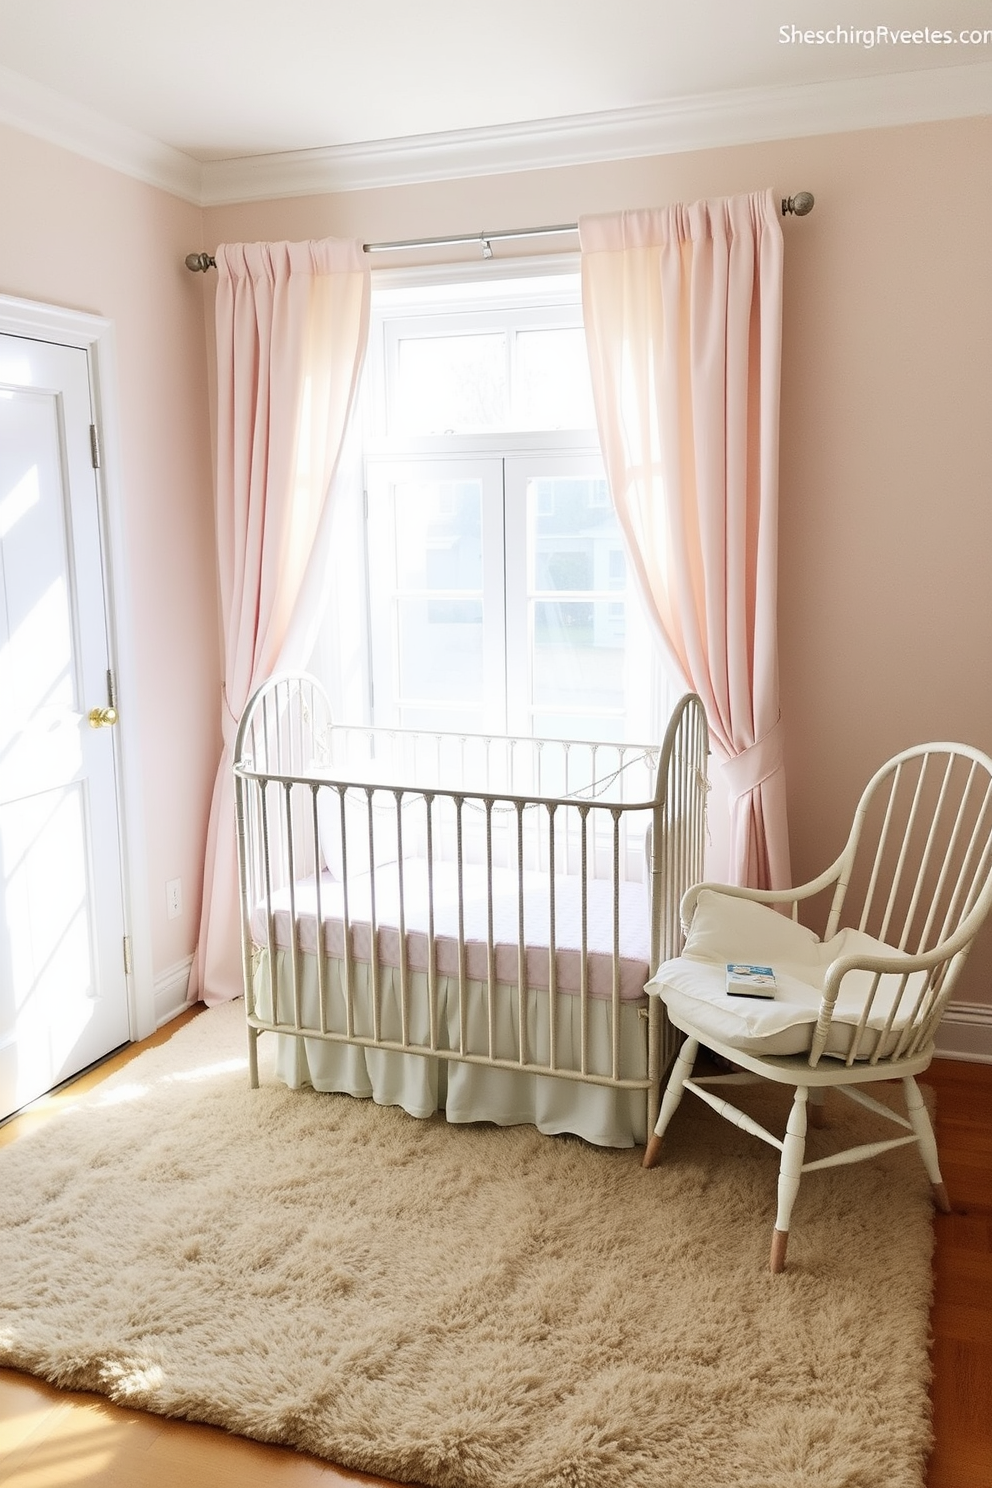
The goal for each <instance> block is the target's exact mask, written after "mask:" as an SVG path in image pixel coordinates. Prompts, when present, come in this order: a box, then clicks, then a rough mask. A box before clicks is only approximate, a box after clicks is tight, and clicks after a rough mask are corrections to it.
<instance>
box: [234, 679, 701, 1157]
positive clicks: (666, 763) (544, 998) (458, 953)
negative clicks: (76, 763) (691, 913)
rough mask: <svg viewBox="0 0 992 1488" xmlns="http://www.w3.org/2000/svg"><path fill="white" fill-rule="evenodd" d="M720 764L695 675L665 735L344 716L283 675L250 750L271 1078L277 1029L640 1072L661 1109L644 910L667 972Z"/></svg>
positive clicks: (243, 760)
mask: <svg viewBox="0 0 992 1488" xmlns="http://www.w3.org/2000/svg"><path fill="white" fill-rule="evenodd" d="M706 768H707V732H706V721H705V717H704V715H703V711H702V707H701V705H700V703H699V700H698V699H697V698H695V697H694V696H691V695H690V696H687V697H686V698H684V699H683V700H682V703H681V704H680V705H679V707H678V709H677V710H676V712H675V714H674V715H673V717H672V719H671V721H670V724H669V727H668V730H667V733H666V737H665V740H664V741H663V743H662V745H661V746H660V747H658V746H638V745H604V744H599V743H590V742H583V741H559V740H536V739H513V738H502V737H494V736H483V735H455V734H444V733H423V732H416V733H415V732H406V731H401V730H386V729H374V728H355V727H346V726H341V725H335V724H333V722H332V721H331V717H330V709H329V707H328V705H327V700H326V697H325V696H324V694H323V692H322V690H321V688H320V686H319V684H318V683H316V682H315V681H314V680H313V679H311V678H306V677H284V678H275V679H273V680H272V681H271V682H269V683H267V684H265V686H264V687H263V688H262V689H260V691H259V693H258V694H256V696H255V698H254V699H253V700H252V703H251V704H250V705H249V708H248V710H246V713H245V716H244V718H243V720H242V723H241V727H240V730H239V735H238V741H237V748H236V764H235V784H236V802H237V806H236V809H237V830H238V856H239V871H240V875H241V889H242V895H241V898H242V947H243V960H244V974H245V994H246V1006H247V1019H248V1026H249V1051H250V1057H251V1079H252V1083H253V1084H255V1083H257V1049H256V1041H257V1037H258V1035H259V1034H260V1033H261V1032H263V1031H272V1032H278V1033H284V1034H292V1035H295V1036H296V1037H303V1038H316V1039H322V1040H327V1041H330V1042H338V1043H349V1044H355V1045H359V1046H363V1047H366V1048H376V1049H383V1050H390V1051H395V1052H402V1053H415V1054H419V1055H423V1056H430V1057H432V1058H436V1059H441V1060H448V1061H451V1060H457V1061H464V1062H466V1063H469V1064H479V1065H485V1066H487V1067H492V1068H495V1069H507V1070H514V1071H517V1072H521V1071H522V1072H526V1073H530V1074H541V1075H555V1076H558V1077H560V1078H562V1079H565V1080H571V1081H576V1080H578V1081H585V1082H589V1083H592V1084H602V1085H608V1086H610V1087H612V1088H614V1089H618V1090H641V1091H643V1092H644V1093H645V1100H646V1111H647V1117H648V1129H650V1126H651V1125H652V1124H653V1120H654V1115H653V1114H652V1113H655V1112H656V1104H657V1091H658V1086H659V1082H660V1079H661V1076H662V1074H663V1072H664V1069H665V1067H666V1066H667V1063H668V1062H669V1060H670V1058H671V1057H672V1055H673V1054H674V1045H673V1041H672V1038H671V1035H670V1034H669V1032H668V1030H667V1026H666V1025H665V1024H664V1022H663V1016H664V1015H663V1010H662V1008H661V1005H660V1003H659V1002H658V1000H657V999H650V1000H647V999H645V998H644V997H643V995H642V982H641V985H636V986H632V982H631V979H632V977H634V978H635V980H636V978H637V970H636V968H637V966H638V964H639V963H638V957H637V954H635V953H636V951H637V932H636V926H637V924H639V923H643V926H644V927H646V929H645V931H644V933H643V934H642V936H641V939H642V942H643V943H642V945H641V948H640V956H641V957H642V959H643V961H644V962H646V963H649V966H648V969H649V972H650V971H652V970H653V969H654V967H655V966H656V965H657V964H658V962H659V961H660V960H662V959H665V958H666V957H668V956H672V955H675V954H677V953H678V949H679V947H680V936H681V927H680V924H679V917H678V906H679V901H680V899H681V895H682V893H683V892H684V890H685V888H686V887H688V885H689V884H690V883H692V882H694V881H696V880H698V879H699V878H701V877H702V859H703V845H704V835H705V798H706ZM535 885H538V886H539V888H538V890H537V893H538V895H539V897H538V898H537V900H536V901H535ZM591 916H592V917H593V919H592V921H591V918H590V917H591ZM632 932H633V933H632ZM308 937H309V938H308ZM632 946H633V948H634V950H633V952H632V950H631V947H632ZM535 948H537V949H535ZM317 951H319V952H320V953H319V954H314V953H315V952H317ZM325 952H326V954H325ZM314 968H315V970H314ZM260 976H261V980H262V984H266V983H267V984H268V985H269V986H270V988H272V987H275V986H276V985H277V984H278V987H279V992H278V994H277V993H276V992H275V991H272V992H271V994H270V995H268V996H267V999H265V998H260V997H259V995H258V987H259V985H260V981H259V978H260ZM314 976H316V998H315V999H314V998H313V996H312V995H311V993H312V983H313V979H314ZM592 1024H595V1026H596V1030H597V1033H598V1034H599V1035H601V1036H600V1037H599V1038H598V1040H597V1041H595V1048H594V1047H593V1046H594V1040H593V1039H592V1037H591V1033H590V1028H591V1025H592ZM632 1029H633V1031H634V1033H633V1041H634V1042H635V1043H639V1044H640V1045H641V1046H642V1052H643V1058H642V1059H641V1060H640V1061H639V1062H638V1061H637V1060H636V1059H635V1060H633V1061H632V1060H631V1057H630V1046H631V1042H632ZM604 1030H605V1047H606V1054H605V1056H604V1054H603V1038H602V1035H603V1033H604ZM634 1065H637V1068H636V1070H634V1072H632V1069H633V1066H634Z"/></svg>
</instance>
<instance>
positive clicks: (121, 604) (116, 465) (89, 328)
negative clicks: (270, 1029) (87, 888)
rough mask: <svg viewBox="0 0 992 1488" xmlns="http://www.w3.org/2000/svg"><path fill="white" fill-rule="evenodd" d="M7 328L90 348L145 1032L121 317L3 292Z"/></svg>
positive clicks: (139, 1014) (146, 963)
mask: <svg viewBox="0 0 992 1488" xmlns="http://www.w3.org/2000/svg"><path fill="white" fill-rule="evenodd" d="M0 333H3V334H5V335H10V336H25V337H27V338H28V339H30V340H35V341H38V340H42V341H54V342H57V343H58V344H60V345H62V346H75V347H80V348H82V350H84V351H85V352H86V359H87V365H88V368H89V377H90V388H91V392H92V398H93V417H94V421H95V423H96V427H97V430H98V432H99V436H100V446H101V449H100V467H99V469H98V470H97V471H96V480H97V489H98V492H99V499H100V528H101V541H102V544H103V555H104V565H105V569H104V572H105V582H106V589H107V630H108V634H107V641H108V645H109V648H110V656H111V665H112V666H113V668H114V672H115V676H116V679H117V693H118V697H119V699H120V722H119V724H118V729H119V734H118V743H119V747H118V749H117V750H116V751H115V755H116V776H117V798H118V806H119V813H120V816H119V819H120V832H121V884H122V888H123V894H124V933H125V934H126V935H127V936H128V937H129V939H130V944H131V965H130V970H129V972H128V975H127V1002H128V1021H129V1024H130V1029H131V1037H132V1039H143V1038H147V1037H148V1036H149V1034H152V1033H154V1031H155V997H154V982H153V970H152V954H151V922H150V917H149V902H150V901H149V896H148V868H147V855H146V852H145V836H144V816H143V791H142V784H143V782H142V779H141V775H140V772H139V770H138V767H137V761H138V760H139V759H140V758H141V751H140V748H139V741H138V737H137V720H136V716H135V712H136V710H135V708H134V706H133V700H134V698H135V696H136V692H137V689H136V681H137V669H136V666H135V661H134V656H133V652H132V647H131V640H130V637H131V635H132V634H133V627H132V625H131V623H130V621H131V617H132V614H133V610H132V606H131V596H130V592H129V588H128V584H127V573H128V567H127V563H126V561H125V542H124V514H123V509H122V508H123V499H122V485H121V465H120V438H119V422H118V406H117V355H116V345H115V340H114V325H113V321H110V320H105V319H104V318H103V317H102V316H99V315H87V314H84V313H83V312H82V311H78V310H65V309H62V308H61V307H59V306H57V305H46V304H42V303H41V302H40V301H36V300H19V299H14V298H12V297H10V296H8V295H0Z"/></svg>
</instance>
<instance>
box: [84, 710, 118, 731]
mask: <svg viewBox="0 0 992 1488" xmlns="http://www.w3.org/2000/svg"><path fill="white" fill-rule="evenodd" d="M87 716H88V718H89V720H90V728H112V727H113V726H114V724H115V723H116V722H117V709H116V708H91V709H90V711H89V714H88V715H87Z"/></svg>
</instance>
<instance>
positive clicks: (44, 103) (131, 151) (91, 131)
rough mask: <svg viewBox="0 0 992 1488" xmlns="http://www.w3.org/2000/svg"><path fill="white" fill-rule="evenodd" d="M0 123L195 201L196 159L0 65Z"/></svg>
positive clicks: (197, 192) (198, 183)
mask: <svg viewBox="0 0 992 1488" xmlns="http://www.w3.org/2000/svg"><path fill="white" fill-rule="evenodd" d="M0 123H4V124H9V125H10V126H11V128H13V129H20V130H22V131H23V132H24V133H25V134H31V135H34V136H35V137H36V138H38V139H43V140H47V141H48V143H49V144H51V145H60V146H61V148H62V149H63V150H71V151H72V153H73V154H74V155H82V156H84V157H85V158H86V159H87V160H95V161H96V162H97V163H98V164H99V165H106V166H109V167H110V169H111V170H116V171H120V172H122V174H124V175H126V176H133V177H135V178H136V179H137V180H139V181H144V182H145V183H146V184H147V185H149V186H157V187H158V188H159V189H160V190H162V191H168V192H169V193H170V195H172V196H179V197H182V198H183V200H184V201H188V202H193V203H194V204H195V205H197V206H199V205H200V204H201V203H200V196H201V176H202V171H203V167H202V165H201V164H200V162H199V161H198V160H193V159H192V158H191V157H190V156H189V155H184V154H183V153H182V151H180V150H174V149H172V147H171V146H170V145H163V144H162V143H161V141H160V140H156V139H152V138H151V136H150V135H147V134H141V133H139V132H138V130H136V129H128V128H127V127H126V126H125V125H123V124H116V123H114V121H113V120H112V119H108V118H107V117H106V115H104V114H100V113H98V112H97V111H96V109H90V108H84V107H83V105H82V104H78V103H73V102H71V101H70V100H69V99H68V98H64V97H63V96H62V94H60V93H56V92H55V91H54V90H53V89H51V88H45V87H43V86H42V84H41V83H35V82H32V80H31V79H30V78H26V77H23V76H22V75H21V74H20V73H17V72H11V71H10V70H9V68H6V67H0Z"/></svg>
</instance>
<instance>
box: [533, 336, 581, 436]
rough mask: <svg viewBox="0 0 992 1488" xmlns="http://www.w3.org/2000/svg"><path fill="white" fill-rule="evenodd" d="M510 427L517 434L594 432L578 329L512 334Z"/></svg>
mask: <svg viewBox="0 0 992 1488" xmlns="http://www.w3.org/2000/svg"><path fill="white" fill-rule="evenodd" d="M514 424H515V425H516V426H517V428H520V429H592V428H595V425H596V411H595V408H594V406H593V401H592V383H591V381H590V378H589V357H588V353H587V351H586V337H585V331H584V330H583V329H582V328H581V326H576V327H574V328H573V327H571V326H563V327H560V328H557V329H548V330H540V331H520V332H518V334H517V338H516V367H515V377H514Z"/></svg>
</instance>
